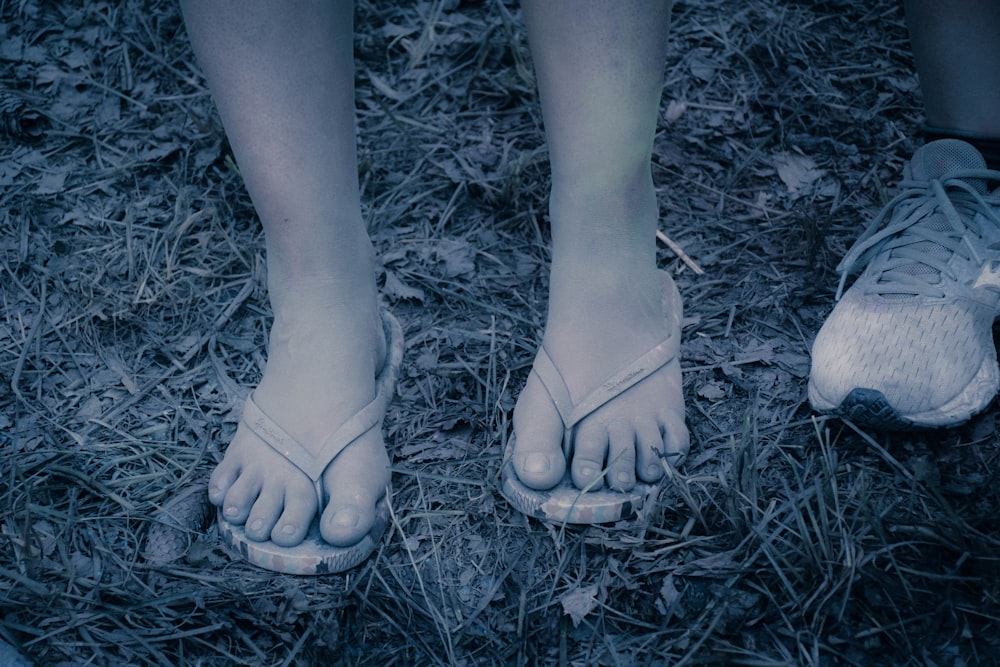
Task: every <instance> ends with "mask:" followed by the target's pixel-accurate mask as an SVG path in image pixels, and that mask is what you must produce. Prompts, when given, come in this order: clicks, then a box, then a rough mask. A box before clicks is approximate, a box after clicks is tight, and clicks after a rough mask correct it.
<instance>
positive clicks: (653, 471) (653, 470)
mask: <svg viewBox="0 0 1000 667" xmlns="http://www.w3.org/2000/svg"><path fill="white" fill-rule="evenodd" d="M660 471H661V470H660V466H658V465H651V466H649V467H648V468H646V475H648V476H649V477H656V476H657V475H659V474H660Z"/></svg>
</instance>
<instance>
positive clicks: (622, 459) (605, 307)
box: [513, 207, 689, 491]
mask: <svg viewBox="0 0 1000 667" xmlns="http://www.w3.org/2000/svg"><path fill="white" fill-rule="evenodd" d="M647 208H648V207H647ZM652 210H653V212H655V207H654V208H653V209H652ZM645 238H646V239H648V241H647V244H646V245H647V246H648V244H649V243H651V241H652V239H649V238H648V237H645ZM611 247H612V248H615V249H618V248H621V247H623V244H621V243H619V242H618V240H617V239H613V240H612V243H611ZM639 247H643V248H645V247H646V246H639ZM591 249H592V248H591V247H588V250H587V252H584V253H578V254H575V255H574V254H573V253H566V254H563V258H564V259H563V260H562V261H561V262H559V263H557V262H556V261H554V262H553V269H552V279H551V281H550V292H549V316H548V321H547V325H546V329H545V335H544V338H543V346H544V348H545V350H546V351H547V352H548V354H549V356H550V357H551V358H552V361H553V363H554V364H555V366H556V368H557V369H559V372H560V373H561V374H562V376H563V379H564V380H565V382H566V386H567V388H568V389H569V393H570V397H571V399H572V401H573V403H574V404H577V403H579V402H580V401H581V400H582V399H583V398H584V397H586V396H587V394H588V393H590V392H591V391H592V390H593V389H595V388H596V387H598V386H600V385H601V384H602V383H604V382H605V381H606V380H608V379H609V378H611V377H612V376H614V375H615V374H617V373H618V372H620V371H621V370H623V369H624V368H626V367H627V366H629V365H630V364H632V363H633V362H635V361H636V360H637V359H638V358H639V357H641V356H642V355H644V354H645V353H647V352H648V351H649V350H651V349H652V348H653V347H654V346H656V345H659V344H660V343H662V342H663V341H664V340H665V339H666V338H667V337H668V336H669V335H671V333H673V334H674V335H678V333H677V327H678V325H679V319H680V310H681V304H680V300H679V298H673V297H672V296H669V297H668V298H664V296H663V295H664V293H665V288H666V287H667V285H669V289H667V291H666V293H667V294H668V295H674V292H673V286H672V284H670V283H671V282H672V281H670V279H669V278H664V274H663V273H661V272H659V271H657V270H656V269H655V267H652V266H650V267H649V268H648V269H647V268H637V267H640V266H643V264H651V262H646V261H643V262H641V263H640V262H638V261H635V262H633V261H629V258H628V256H627V255H628V251H627V249H626V250H625V252H624V254H623V253H618V256H617V257H615V256H613V255H614V253H609V254H607V255H604V254H600V253H598V254H595V253H593V252H592V251H591ZM643 252H645V250H644V251H643ZM566 257H569V259H565V258H566ZM644 259H646V258H644ZM606 260H607V261H606ZM664 280H666V281H667V282H666V284H665V283H664ZM665 311H666V312H665ZM514 433H515V436H516V438H515V444H514V452H513V463H514V469H515V471H516V473H517V475H518V477H519V478H520V480H521V481H522V482H523V483H524V484H525V485H526V486H529V487H531V488H534V489H538V490H545V489H550V488H552V487H554V486H556V485H557V484H558V483H559V482H560V480H562V478H563V476H564V475H565V472H566V468H567V465H568V466H569V468H570V473H571V477H572V480H573V483H574V485H575V486H576V487H577V488H580V489H584V488H588V489H598V488H601V487H602V486H605V485H607V486H608V487H610V488H611V489H613V490H616V491H629V490H631V489H632V488H633V487H634V486H635V484H636V481H637V480H638V481H642V482H647V483H648V482H655V481H656V480H658V479H659V478H660V477H661V476H662V475H663V474H664V467H663V461H664V460H666V462H668V463H670V464H671V465H677V464H679V463H680V460H681V459H682V458H683V456H684V455H686V453H687V450H688V447H689V434H688V430H687V426H686V425H685V423H684V398H683V395H682V392H681V370H680V363H679V361H678V360H677V359H674V360H672V361H670V362H669V363H668V364H666V365H665V366H663V367H661V368H660V369H659V370H657V371H655V372H654V373H653V374H651V375H649V376H648V377H646V378H645V379H643V380H641V381H640V382H639V383H638V384H636V385H634V386H632V387H631V388H629V389H627V390H626V391H625V392H623V393H622V394H620V395H619V396H617V397H616V398H614V399H612V400H611V401H610V402H608V403H606V404H605V405H603V406H601V407H600V408H599V409H597V410H596V411H595V412H593V413H591V414H590V415H589V416H587V417H585V418H584V419H583V420H582V421H581V422H580V423H579V424H578V425H577V426H576V427H575V429H574V430H573V440H572V442H571V447H570V452H568V453H564V452H563V449H562V443H563V435H564V428H563V423H562V420H561V418H560V417H559V413H558V412H557V411H556V409H555V406H554V405H553V404H552V401H551V399H550V398H549V395H548V393H547V391H546V389H545V387H544V385H542V383H541V381H540V380H539V379H538V377H537V376H536V375H535V374H534V373H532V374H531V375H529V377H528V380H527V382H526V384H525V387H524V390H523V391H522V392H521V395H520V396H519V397H518V400H517V404H516V406H515V408H514ZM567 457H568V458H569V460H567Z"/></svg>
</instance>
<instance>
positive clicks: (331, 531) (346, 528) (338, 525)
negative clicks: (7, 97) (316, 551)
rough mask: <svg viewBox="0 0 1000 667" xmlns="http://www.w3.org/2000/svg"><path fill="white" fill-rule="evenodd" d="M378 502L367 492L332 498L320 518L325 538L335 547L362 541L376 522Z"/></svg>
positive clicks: (347, 545)
mask: <svg viewBox="0 0 1000 667" xmlns="http://www.w3.org/2000/svg"><path fill="white" fill-rule="evenodd" d="M376 502H377V499H376V498H373V497H372V496H371V495H369V494H368V493H367V492H358V493H355V494H351V495H349V496H348V497H346V498H331V499H330V502H329V503H328V504H327V506H326V510H325V511H324V512H323V517H322V519H321V520H320V533H321V534H322V535H323V539H324V540H326V541H327V542H329V543H330V544H332V545H333V546H335V547H349V546H351V545H353V544H357V543H358V542H360V541H361V539H362V538H364V536H365V535H367V534H368V533H369V532H371V529H372V525H373V524H374V523H375V505H376Z"/></svg>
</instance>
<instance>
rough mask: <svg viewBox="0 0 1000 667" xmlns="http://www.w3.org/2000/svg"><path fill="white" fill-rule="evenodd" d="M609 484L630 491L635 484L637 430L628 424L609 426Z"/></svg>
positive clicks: (613, 487) (619, 489) (618, 423)
mask: <svg viewBox="0 0 1000 667" xmlns="http://www.w3.org/2000/svg"><path fill="white" fill-rule="evenodd" d="M607 483H608V486H609V487H611V488H612V489H614V490H615V491H630V490H631V489H632V487H634V486H635V432H634V431H633V430H632V427H631V426H630V425H628V424H623V423H621V422H613V423H612V424H610V425H609V426H608V474H607Z"/></svg>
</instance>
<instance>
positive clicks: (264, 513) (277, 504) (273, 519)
mask: <svg viewBox="0 0 1000 667" xmlns="http://www.w3.org/2000/svg"><path fill="white" fill-rule="evenodd" d="M283 505H284V503H283V500H282V497H281V495H280V494H278V493H275V492H273V491H271V492H267V491H265V492H263V493H261V494H260V495H259V496H258V497H257V502H255V503H254V504H253V509H251V510H250V514H249V516H247V520H246V524H245V529H246V535H247V537H248V538H250V539H251V540H254V541H255V542H266V541H267V540H269V539H270V538H271V531H272V530H273V529H274V525H275V523H277V521H278V517H279V516H281V510H282V506H283Z"/></svg>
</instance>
